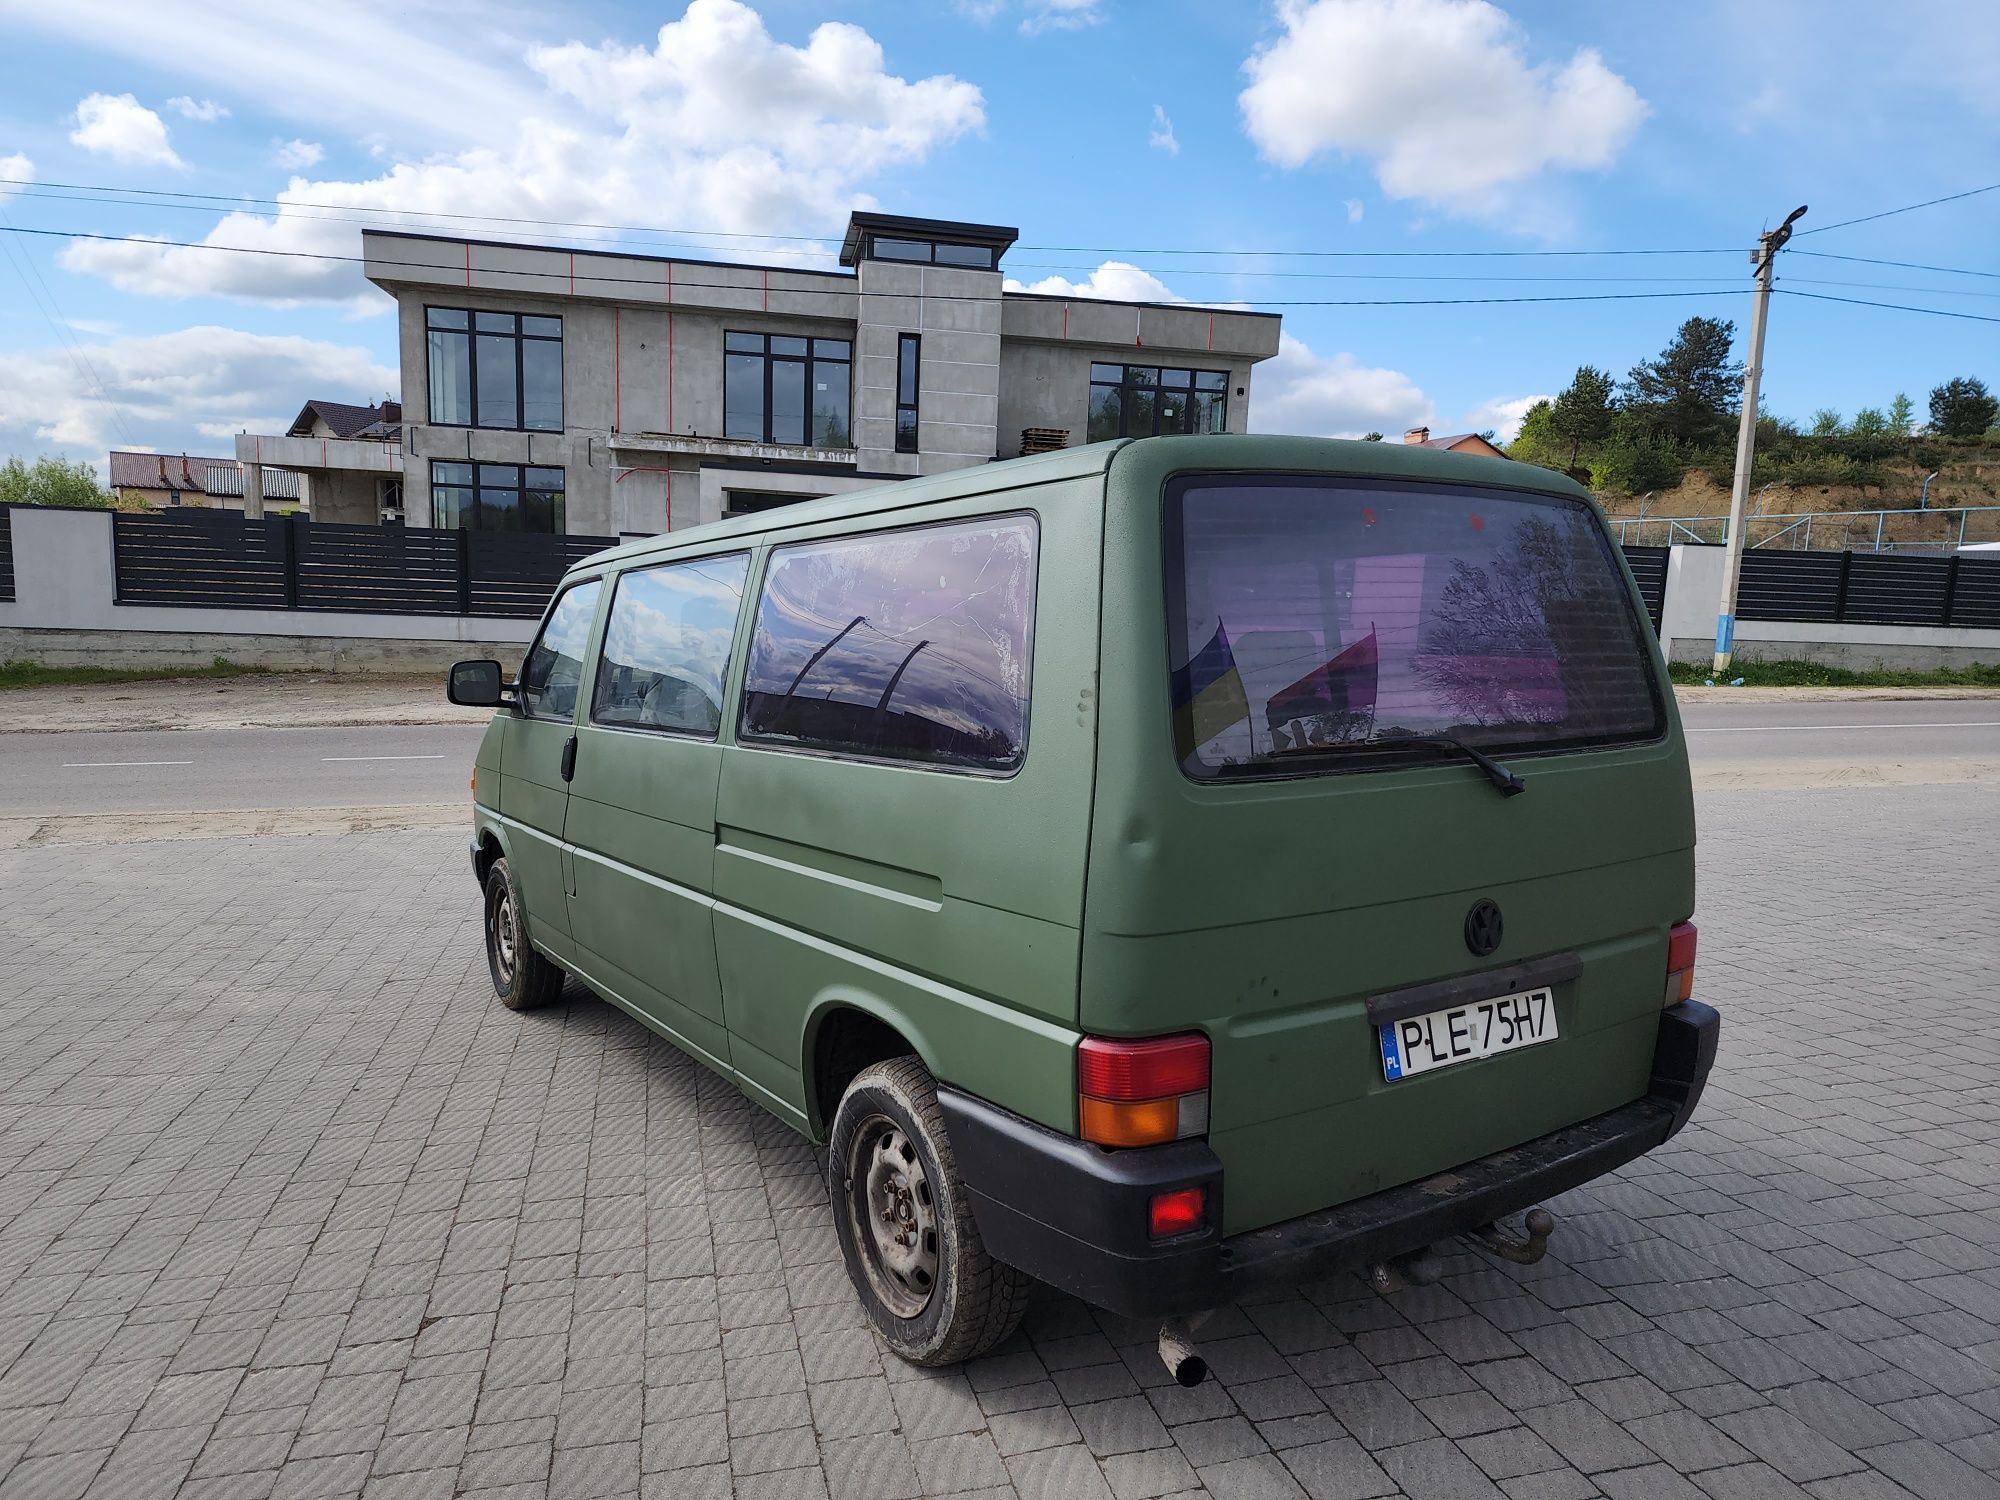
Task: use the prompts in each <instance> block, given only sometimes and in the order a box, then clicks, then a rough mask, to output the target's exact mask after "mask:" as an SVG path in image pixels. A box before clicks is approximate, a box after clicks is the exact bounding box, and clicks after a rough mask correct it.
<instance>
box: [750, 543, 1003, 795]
mask: <svg viewBox="0 0 2000 1500" xmlns="http://www.w3.org/2000/svg"><path fill="white" fill-rule="evenodd" d="M1035 555H1036V529H1035V522H1034V520H1033V519H1032V518H1031V517H1028V516H1004V517H995V518H989V519H985V520H979V521H972V522H964V523H959V524H955V525H942V526H920V527H911V528H908V529H905V530H901V531H888V532H878V533H871V534H867V535H862V536H843V537H834V538H830V539H828V540H826V541H816V542H801V543H797V544H795V545H792V546H787V547H778V548H774V549H773V550H772V553H771V560H770V563H769V565H768V566H767V567H766V569H765V573H764V590H763V597H762V599H761V600H760V601H759V603H758V609H757V623H756V626H755V628H754V629H753V631H752V633H751V637H750V660H749V665H748V667H747V669H746V672H745V677H744V696H743V712H742V718H741V723H740V729H739V732H738V738H739V739H741V740H743V741H745V742H746V743H747V742H752V741H756V742H761V743H764V744H769V745H774V746H778V747H782V748H786V749H796V750H817V751H822V752H827V753H831V754H835V755H844V756H854V757H858V758H862V759H869V760H892V761H905V762H915V763H917V764H920V765H929V766H949V767H958V768H962V769H969V770H980V771H1011V770H1013V769H1015V768H1016V767H1018V766H1019V765H1020V764H1021V758H1022V756H1023V755H1024V754H1025V752H1026V747H1027V738H1028V666H1029V660H1030V656H1031V652H1032V626H1033V621H1034V617H1035Z"/></svg>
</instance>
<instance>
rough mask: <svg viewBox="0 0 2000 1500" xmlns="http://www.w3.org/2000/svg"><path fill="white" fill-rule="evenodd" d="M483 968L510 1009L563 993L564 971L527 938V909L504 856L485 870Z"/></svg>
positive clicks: (544, 1002) (541, 1002) (540, 1002)
mask: <svg viewBox="0 0 2000 1500" xmlns="http://www.w3.org/2000/svg"><path fill="white" fill-rule="evenodd" d="M484 907H485V916H486V969H487V972H488V973H490V974H491V975H492V976H493V993H494V994H495V995H496V996H498V997H499V1000H500V1003H501V1004H502V1005H504V1006H506V1007H507V1009H509V1010H533V1009H535V1008H536V1007H537V1006H542V1005H547V1004H549V1003H550V1002H552V1001H553V1000H555V999H556V997H557V996H559V995H561V994H562V987H563V972H562V970H561V969H558V968H557V967H556V966H555V965H554V964H552V963H550V962H549V961H548V960H547V959H546V958H544V957H542V955H541V954H539V953H537V952H536V951H535V945H534V944H533V943H531V942H529V941H528V918H527V913H526V912H525V911H524V910H523V909H522V906H521V888H520V885H519V883H518V882H517V881H516V880H515V879H514V871H513V868H512V867H511V866H510V865H509V864H508V863H507V861H506V860H505V859H504V858H503V859H496V860H494V861H493V868H492V869H490V870H488V871H487V872H486V892H485V900H484Z"/></svg>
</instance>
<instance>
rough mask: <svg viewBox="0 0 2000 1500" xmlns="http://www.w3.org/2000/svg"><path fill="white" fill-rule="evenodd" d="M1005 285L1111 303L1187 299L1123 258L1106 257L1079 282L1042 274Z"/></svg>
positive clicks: (1012, 287)
mask: <svg viewBox="0 0 2000 1500" xmlns="http://www.w3.org/2000/svg"><path fill="white" fill-rule="evenodd" d="M1005 285H1006V289H1007V290H1008V291H1010V292H1036V293H1039V294H1040V295H1042V296H1045V297H1101V298H1104V299H1105V300H1107V301H1111V302H1185V301H1186V300H1187V299H1186V298H1185V297H1183V296H1181V295H1180V294H1179V293H1178V292H1176V291H1174V290H1173V289H1172V288H1171V287H1169V286H1168V285H1167V284H1166V283H1165V282H1164V281H1162V280H1160V278H1159V277H1157V276H1155V275H1154V274H1153V273H1152V272H1151V271H1142V270H1140V269H1139V267H1137V266H1135V265H1133V264H1132V263H1131V262H1129V261H1123V260H1107V261H1105V262H1104V264H1103V265H1101V266H1099V267H1098V268H1097V269H1096V270H1094V271H1092V272H1091V273H1090V274H1089V275H1088V276H1086V277H1085V278H1084V279H1083V280H1081V281H1071V280H1069V279H1068V278H1067V277H1064V276H1044V277H1043V278H1042V279H1041V280H1040V281H1033V282H1026V283H1023V282H1019V281H1016V280H1014V279H1013V278H1012V277H1009V278H1008V279H1007V281H1006V283H1005Z"/></svg>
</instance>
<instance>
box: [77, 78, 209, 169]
mask: <svg viewBox="0 0 2000 1500" xmlns="http://www.w3.org/2000/svg"><path fill="white" fill-rule="evenodd" d="M75 120H76V129H74V130H72V131H71V132H70V133H69V138H70V140H71V142H72V143H73V144H75V145H78V146H81V147H83V149H84V150H86V151H94V152H96V153H97V154H98V155H99V156H108V157H110V158H111V159H112V160H113V161H121V162H130V163H133V164H136V165H142V166H154V167H185V166H186V165H187V163H186V162H184V161H182V160H181V159H180V158H179V157H178V156H176V155H175V154H174V148H173V143H172V142H171V141H170V140H169V139H168V138H167V127H166V123H165V122H164V121H162V120H161V119H160V117H159V116H158V115H156V114H154V113H153V112H152V111H151V110H150V109H148V108H146V106H145V105H143V104H141V103H140V102H139V101H138V100H137V99H134V98H133V97H132V96H131V95H130V94H87V95H85V96H84V97H83V99H82V100H80V101H79V102H78V104H77V106H76V115H75Z"/></svg>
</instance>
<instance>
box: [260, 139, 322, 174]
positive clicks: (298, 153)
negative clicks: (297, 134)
mask: <svg viewBox="0 0 2000 1500" xmlns="http://www.w3.org/2000/svg"><path fill="white" fill-rule="evenodd" d="M271 154H272V159H273V160H274V161H276V162H277V164H278V165H279V166H281V167H285V168H287V169H289V170H291V171H294V172H302V171H304V170H305V169H306V168H307V167H316V166H318V165H319V164H320V162H321V161H322V160H324V159H325V157H326V147H324V146H322V145H320V144H319V142H317V141H301V140H290V141H278V142H275V143H274V149H273V151H272V153H271Z"/></svg>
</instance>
